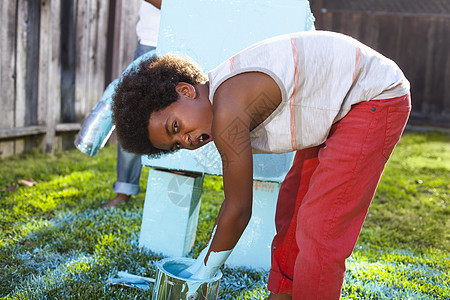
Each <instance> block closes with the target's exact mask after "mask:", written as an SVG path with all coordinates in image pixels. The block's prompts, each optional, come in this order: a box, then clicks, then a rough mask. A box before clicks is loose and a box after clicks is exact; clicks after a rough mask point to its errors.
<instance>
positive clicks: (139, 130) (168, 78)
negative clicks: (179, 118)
mask: <svg viewBox="0 0 450 300" xmlns="http://www.w3.org/2000/svg"><path fill="white" fill-rule="evenodd" d="M205 81H206V76H205V75H204V74H203V72H202V71H201V70H200V68H199V67H198V66H197V65H196V64H195V63H193V62H191V61H190V60H189V59H187V58H183V57H181V56H178V55H175V54H168V55H165V56H162V57H157V56H152V57H151V58H149V59H147V60H144V61H142V62H141V63H140V64H139V66H138V67H136V68H134V69H132V70H131V71H129V72H127V73H126V74H124V75H123V76H122V78H121V80H120V82H119V84H118V86H117V89H116V91H115V94H114V96H113V100H114V104H113V120H114V124H115V125H116V133H117V137H118V139H119V142H120V145H121V146H122V148H123V149H124V150H126V151H128V152H131V153H136V154H140V155H142V154H148V155H151V156H159V155H161V154H163V153H168V152H170V151H167V150H161V149H158V148H155V147H154V146H153V145H152V144H151V142H150V140H149V133H148V122H149V119H150V115H151V114H152V113H153V112H156V111H160V110H163V109H164V108H166V107H167V106H169V105H170V104H172V103H173V102H175V101H177V99H178V94H177V92H176V90H175V87H176V85H177V84H178V83H179V82H186V83H189V84H192V85H197V84H200V83H203V82H205Z"/></svg>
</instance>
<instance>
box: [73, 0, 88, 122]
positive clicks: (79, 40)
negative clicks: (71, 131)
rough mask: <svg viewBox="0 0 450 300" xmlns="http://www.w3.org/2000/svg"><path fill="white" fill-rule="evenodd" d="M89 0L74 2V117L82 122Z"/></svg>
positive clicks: (86, 64)
mask: <svg viewBox="0 0 450 300" xmlns="http://www.w3.org/2000/svg"><path fill="white" fill-rule="evenodd" d="M88 4H89V0H75V7H76V14H75V24H76V29H75V30H76V41H75V42H76V55H75V73H76V77H75V115H76V119H77V120H78V121H80V120H82V119H83V117H84V115H85V112H86V107H87V105H86V104H87V103H86V99H87V87H88V83H87V80H88V76H87V75H88V69H89V67H88V56H87V53H86V52H87V49H88V47H89V5H88Z"/></svg>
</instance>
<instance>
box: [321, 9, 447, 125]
mask: <svg viewBox="0 0 450 300" xmlns="http://www.w3.org/2000/svg"><path fill="white" fill-rule="evenodd" d="M314 4H315V5H314ZM321 5H322V3H321V1H314V2H313V13H314V16H315V17H316V29H323V30H331V31H336V32H341V33H344V34H347V35H350V36H352V37H354V38H356V39H358V40H360V41H361V42H363V43H365V44H366V45H368V46H370V47H372V48H374V49H376V50H377V51H379V52H380V53H382V54H384V55H385V56H387V57H389V58H391V59H392V60H394V61H395V62H396V63H397V64H398V65H399V66H400V68H401V69H402V70H403V72H404V73H405V75H406V77H407V78H408V79H409V81H410V82H411V95H412V105H413V110H412V113H411V118H410V123H414V124H426V125H436V126H445V127H450V15H419V14H393V13H362V12H352V11H329V10H326V9H323V7H322V6H321Z"/></svg>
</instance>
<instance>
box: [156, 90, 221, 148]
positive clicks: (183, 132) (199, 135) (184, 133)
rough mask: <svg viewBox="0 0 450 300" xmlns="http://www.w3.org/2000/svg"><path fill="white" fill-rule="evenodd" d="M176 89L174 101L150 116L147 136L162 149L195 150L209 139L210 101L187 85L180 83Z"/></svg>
mask: <svg viewBox="0 0 450 300" xmlns="http://www.w3.org/2000/svg"><path fill="white" fill-rule="evenodd" d="M176 90H177V93H178V100H177V101H175V102H174V103H172V104H170V105H169V106H168V107H166V108H165V109H163V110H160V111H156V112H153V113H152V114H151V115H150V119H149V124H148V133H149V139H150V142H151V143H152V145H153V146H154V147H156V148H159V149H163V150H177V149H189V150H194V149H197V148H199V147H201V146H203V145H205V144H206V143H208V142H210V141H212V136H211V125H212V117H213V114H212V106H211V102H209V99H208V98H207V96H205V95H204V94H205V93H199V94H200V96H199V95H197V91H196V89H195V88H194V87H193V86H192V85H190V84H187V83H179V84H178V85H177V87H176ZM206 95H207V93H206Z"/></svg>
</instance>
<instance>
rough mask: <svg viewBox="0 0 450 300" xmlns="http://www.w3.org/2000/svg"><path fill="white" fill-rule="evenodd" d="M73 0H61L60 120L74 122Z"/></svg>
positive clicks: (74, 55)
mask: <svg viewBox="0 0 450 300" xmlns="http://www.w3.org/2000/svg"><path fill="white" fill-rule="evenodd" d="M74 2H75V1H74V0H65V1H62V2H61V20H63V22H61V122H75V121H76V113H75V74H76V72H75V61H76V60H75V59H76V41H75V40H76V24H75V14H76V8H75V3H74Z"/></svg>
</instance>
